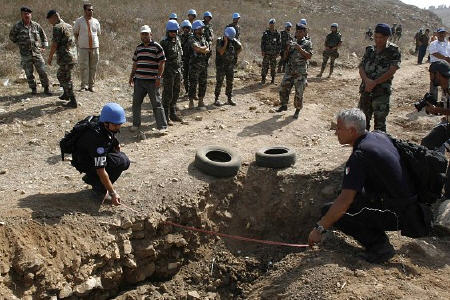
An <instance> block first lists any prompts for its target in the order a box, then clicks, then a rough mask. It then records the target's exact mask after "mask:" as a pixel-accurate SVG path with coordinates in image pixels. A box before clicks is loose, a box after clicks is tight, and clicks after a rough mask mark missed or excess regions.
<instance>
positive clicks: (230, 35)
mask: <svg viewBox="0 0 450 300" xmlns="http://www.w3.org/2000/svg"><path fill="white" fill-rule="evenodd" d="M224 34H225V36H226V37H227V38H229V39H234V37H235V36H236V29H234V27H227V28H225V33H224Z"/></svg>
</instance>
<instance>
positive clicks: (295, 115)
mask: <svg viewBox="0 0 450 300" xmlns="http://www.w3.org/2000/svg"><path fill="white" fill-rule="evenodd" d="M299 113H300V109H298V108H297V109H296V110H295V113H294V119H296V120H297V119H298V114H299Z"/></svg>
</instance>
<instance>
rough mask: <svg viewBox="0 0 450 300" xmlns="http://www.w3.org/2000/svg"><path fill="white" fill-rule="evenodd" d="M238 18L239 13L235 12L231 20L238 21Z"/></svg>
mask: <svg viewBox="0 0 450 300" xmlns="http://www.w3.org/2000/svg"><path fill="white" fill-rule="evenodd" d="M240 17H241V15H240V14H239V13H237V12H235V13H234V14H233V19H239V18H240Z"/></svg>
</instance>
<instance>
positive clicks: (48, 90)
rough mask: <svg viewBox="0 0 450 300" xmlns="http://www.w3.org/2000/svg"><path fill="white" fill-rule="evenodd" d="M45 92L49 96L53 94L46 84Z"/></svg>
mask: <svg viewBox="0 0 450 300" xmlns="http://www.w3.org/2000/svg"><path fill="white" fill-rule="evenodd" d="M44 94H45V95H47V96H51V95H53V93H52V92H51V91H50V89H49V87H48V86H44Z"/></svg>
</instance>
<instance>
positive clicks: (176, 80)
mask: <svg viewBox="0 0 450 300" xmlns="http://www.w3.org/2000/svg"><path fill="white" fill-rule="evenodd" d="M160 45H161V47H162V48H163V49H164V54H165V55H166V64H165V66H164V74H163V88H164V89H163V93H162V100H163V106H164V112H165V113H166V119H169V118H168V116H169V112H170V116H171V119H174V117H175V108H176V104H177V100H178V97H179V95H180V85H181V67H182V61H181V58H182V56H183V50H182V48H181V40H180V38H179V37H178V36H176V37H175V39H171V38H170V37H168V36H166V37H165V38H164V39H163V40H162V41H161V43H160Z"/></svg>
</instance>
